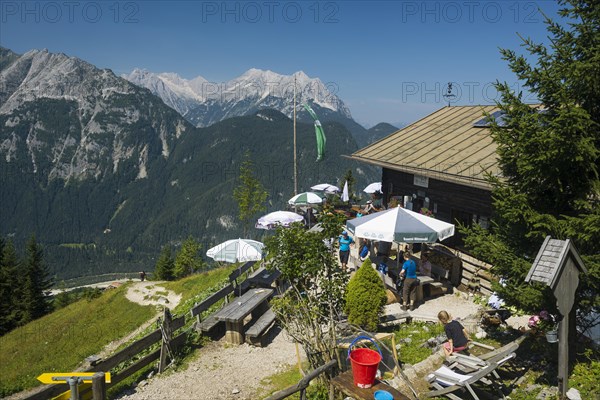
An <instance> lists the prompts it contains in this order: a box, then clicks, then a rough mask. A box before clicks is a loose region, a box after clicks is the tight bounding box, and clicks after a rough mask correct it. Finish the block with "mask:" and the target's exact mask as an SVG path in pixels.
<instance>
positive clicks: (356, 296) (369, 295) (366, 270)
mask: <svg viewBox="0 0 600 400" xmlns="http://www.w3.org/2000/svg"><path fill="white" fill-rule="evenodd" d="M386 301H387V296H386V293H385V287H384V286H383V281H382V280H381V278H380V277H379V274H378V273H377V272H376V271H375V270H374V269H373V268H372V267H371V261H370V260H365V262H364V263H363V264H362V266H361V267H360V268H359V269H358V271H357V272H356V274H354V276H353V277H352V278H351V279H350V282H349V283H348V289H347V291H346V313H347V314H348V322H350V323H351V324H356V325H358V326H360V327H361V328H363V329H366V330H367V331H370V332H374V331H375V330H377V323H378V322H379V316H380V315H381V314H382V313H383V306H384V305H385V303H386Z"/></svg>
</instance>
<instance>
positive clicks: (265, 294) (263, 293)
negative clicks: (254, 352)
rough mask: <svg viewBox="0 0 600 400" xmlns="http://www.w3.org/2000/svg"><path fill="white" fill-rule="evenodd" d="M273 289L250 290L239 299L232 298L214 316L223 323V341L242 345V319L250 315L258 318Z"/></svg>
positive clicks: (265, 307)
mask: <svg viewBox="0 0 600 400" xmlns="http://www.w3.org/2000/svg"><path fill="white" fill-rule="evenodd" d="M272 294H273V289H265V288H263V289H251V290H249V291H247V292H246V293H244V295H243V296H241V297H236V298H234V299H233V300H232V301H231V302H230V303H229V304H227V305H226V306H224V307H223V308H221V309H220V310H219V311H217V313H216V314H215V318H216V319H218V320H219V321H225V326H226V329H227V333H226V334H225V339H226V340H227V341H228V342H230V343H233V344H242V343H244V319H245V318H246V317H247V316H248V315H250V314H252V316H253V317H258V316H260V315H261V314H262V313H263V312H265V311H266V310H267V309H268V308H269V307H268V299H269V297H271V295H272Z"/></svg>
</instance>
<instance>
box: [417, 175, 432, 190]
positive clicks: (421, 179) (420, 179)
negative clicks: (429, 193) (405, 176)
mask: <svg viewBox="0 0 600 400" xmlns="http://www.w3.org/2000/svg"><path fill="white" fill-rule="evenodd" d="M413 184H414V185H415V186H420V187H424V188H428V187H429V178H428V177H427V176H423V175H416V174H415V175H413Z"/></svg>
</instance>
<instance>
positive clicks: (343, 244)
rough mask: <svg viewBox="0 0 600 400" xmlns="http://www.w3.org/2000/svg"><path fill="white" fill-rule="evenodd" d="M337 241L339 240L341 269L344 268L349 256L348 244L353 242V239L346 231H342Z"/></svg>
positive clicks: (346, 265)
mask: <svg viewBox="0 0 600 400" xmlns="http://www.w3.org/2000/svg"><path fill="white" fill-rule="evenodd" d="M338 241H339V242H340V262H341V263H342V269H344V270H346V268H347V267H348V259H349V258H350V246H352V244H353V243H354V239H352V238H351V237H350V236H348V232H346V231H344V232H342V236H340V237H339V239H338Z"/></svg>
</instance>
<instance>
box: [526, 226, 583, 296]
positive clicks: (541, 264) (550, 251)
mask: <svg viewBox="0 0 600 400" xmlns="http://www.w3.org/2000/svg"><path fill="white" fill-rule="evenodd" d="M569 256H571V257H573V258H574V261H575V264H576V266H577V267H578V268H579V269H580V270H581V271H583V272H584V273H587V270H586V268H585V266H584V265H583V261H582V260H581V257H580V256H579V253H578V252H577V249H576V248H575V246H573V243H572V242H571V240H569V239H567V240H558V239H552V238H551V237H550V236H546V240H544V243H543V244H542V247H540V250H539V251H538V254H537V256H536V257H535V261H534V262H533V264H532V266H531V268H530V269H529V273H528V274H527V277H526V278H525V282H529V281H535V282H541V283H545V284H546V285H548V286H550V287H551V288H554V286H555V285H556V283H557V280H558V277H559V276H560V272H561V270H562V268H563V265H564V264H565V263H566V261H567V259H568V258H569Z"/></svg>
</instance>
